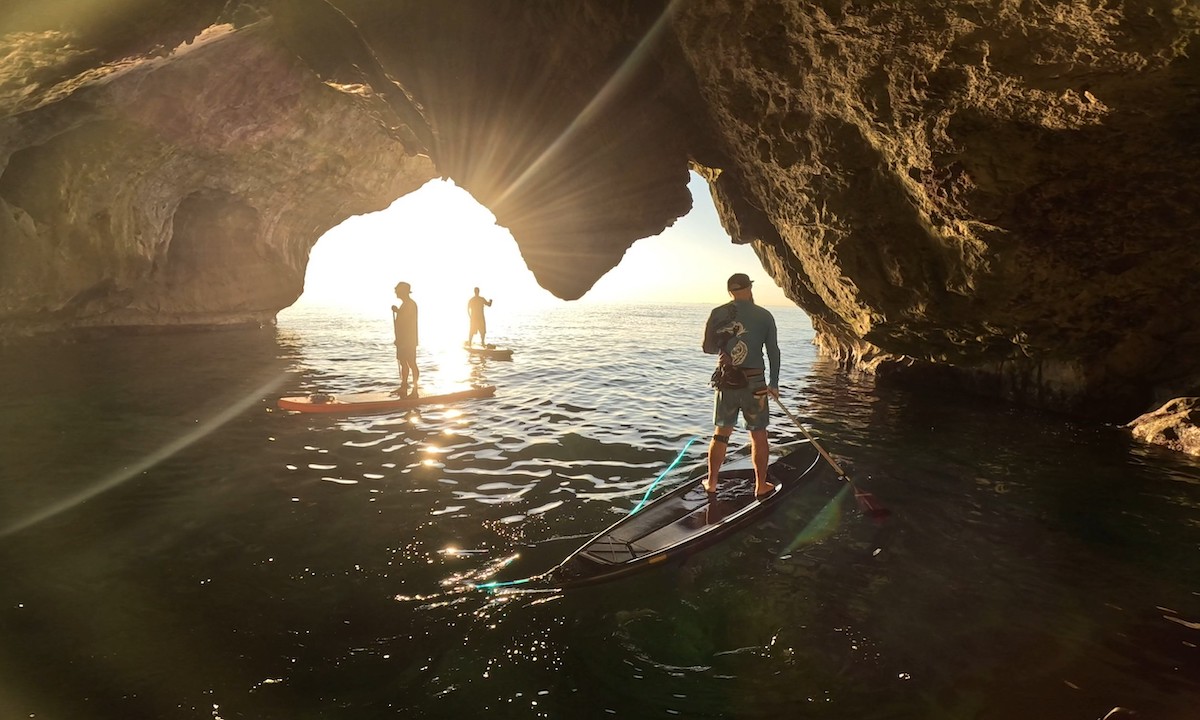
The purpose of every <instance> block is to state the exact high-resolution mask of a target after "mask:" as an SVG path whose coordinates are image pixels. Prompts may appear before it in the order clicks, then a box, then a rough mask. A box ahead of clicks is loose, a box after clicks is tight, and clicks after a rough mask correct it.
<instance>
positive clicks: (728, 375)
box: [710, 364, 763, 390]
mask: <svg viewBox="0 0 1200 720" xmlns="http://www.w3.org/2000/svg"><path fill="white" fill-rule="evenodd" d="M762 374H763V371H762V369H761V368H742V367H738V366H736V365H724V364H722V365H717V369H716V370H714V371H713V374H712V378H711V379H710V382H711V383H712V386H713V387H715V388H717V389H718V390H739V389H741V388H744V387H746V386H747V385H749V384H750V378H752V377H757V376H759V375H762Z"/></svg>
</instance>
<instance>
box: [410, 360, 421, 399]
mask: <svg viewBox="0 0 1200 720" xmlns="http://www.w3.org/2000/svg"><path fill="white" fill-rule="evenodd" d="M420 379H421V370H420V369H419V368H418V367H417V364H416V363H413V364H412V388H413V389H412V394H413V395H416V394H417V382H418V381H419V380H420Z"/></svg>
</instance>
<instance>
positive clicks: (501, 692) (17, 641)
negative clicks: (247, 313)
mask: <svg viewBox="0 0 1200 720" xmlns="http://www.w3.org/2000/svg"><path fill="white" fill-rule="evenodd" d="M791 312H792V313H793V314H792V315H790V316H789V315H787V314H786V313H785V312H782V311H781V312H779V313H778V314H777V317H779V319H780V325H781V335H782V337H783V343H784V346H785V349H784V373H783V383H782V384H783V389H784V397H785V401H786V402H787V403H788V405H789V407H790V408H792V409H794V410H795V411H796V412H797V414H798V415H799V416H800V417H801V418H803V419H805V420H806V421H808V422H810V423H811V425H812V428H813V430H814V431H815V432H816V434H817V436H818V437H819V438H820V439H821V441H822V443H823V444H824V445H825V446H826V448H827V449H828V450H829V451H830V452H832V453H833V454H834V455H835V456H837V457H838V459H839V461H842V462H844V463H845V465H846V466H847V471H848V472H849V473H850V474H851V475H852V476H853V477H854V478H855V480H856V482H857V483H858V484H860V485H863V486H864V487H866V488H868V489H869V490H870V491H872V492H873V493H875V494H876V495H878V496H879V497H880V498H882V499H884V500H885V501H886V502H887V504H888V506H889V507H890V508H891V509H892V510H893V516H892V517H891V518H889V519H888V520H887V522H885V523H883V524H881V525H876V524H874V523H871V522H869V521H865V520H863V519H862V518H861V517H860V516H858V515H857V514H856V513H855V512H854V511H853V503H852V502H840V501H838V500H837V499H836V498H838V497H844V491H845V488H844V486H840V485H833V484H830V485H823V484H814V486H812V487H806V488H801V489H798V490H797V491H796V494H795V495H794V496H791V497H790V498H789V501H788V503H787V504H786V505H785V506H784V507H782V508H781V509H780V510H779V511H778V512H777V513H776V514H775V515H773V516H772V517H770V518H769V519H767V520H766V521H764V522H763V523H762V524H761V525H758V526H756V527H755V528H753V529H752V530H748V531H746V532H745V533H743V534H741V535H739V536H738V537H737V538H736V539H734V540H731V541H729V542H727V543H724V544H722V545H719V546H717V547H714V548H712V549H710V550H708V551H706V552H705V553H703V554H702V555H700V556H697V557H696V558H694V559H692V560H690V561H688V562H687V563H685V564H683V565H682V566H679V567H664V568H661V569H660V570H656V571H655V572H652V573H647V574H646V575H645V576H642V577H637V578H631V579H630V580H627V581H621V582H617V583H613V584H611V585H610V586H597V587H596V588H595V589H594V590H589V591H588V592H585V593H578V594H565V593H553V592H551V593H547V592H528V591H523V590H522V589H520V588H508V589H504V590H503V591H500V590H497V591H493V592H484V591H483V590H481V589H480V588H479V587H477V586H478V585H481V584H484V583H486V582H488V581H489V580H490V579H492V578H496V577H498V575H499V574H501V573H503V574H504V575H505V577H508V576H511V577H517V578H520V577H527V576H530V575H533V574H536V573H539V572H542V571H544V570H546V569H548V568H549V567H552V566H553V565H554V564H555V563H556V562H558V561H559V560H561V559H562V558H563V557H564V556H565V555H566V554H567V553H569V552H570V551H572V550H574V549H575V548H576V547H578V545H579V544H581V543H582V542H583V540H584V539H586V538H587V537H588V536H589V535H590V534H591V533H593V532H596V531H598V530H600V529H602V528H603V527H605V526H607V525H608V524H610V523H611V522H613V521H614V520H616V519H617V518H618V517H620V516H621V515H623V514H625V513H627V512H628V511H629V510H630V509H631V508H632V507H633V506H634V505H635V504H636V503H637V502H638V500H639V499H640V498H641V496H642V494H643V492H644V490H645V488H646V485H647V483H649V482H650V480H651V479H652V478H654V476H655V475H656V474H657V473H659V472H661V471H662V470H663V468H665V467H666V466H667V464H668V463H669V462H671V460H672V458H674V457H675V455H676V454H677V453H678V452H679V450H680V449H681V448H682V447H683V446H684V445H685V443H686V442H687V441H688V440H689V438H692V437H696V436H700V437H701V438H704V437H707V435H708V433H709V432H710V427H709V423H710V422H711V419H710V414H711V409H710V402H711V398H710V391H709V389H708V387H707V385H706V383H707V378H708V374H709V372H710V370H711V368H710V358H707V357H705V356H703V355H702V354H701V353H700V352H699V348H698V347H697V346H698V343H699V330H700V326H702V324H703V320H704V317H705V315H706V313H707V308H706V307H700V306H679V307H636V308H602V307H580V308H566V309H563V310H555V311H554V312H551V313H547V314H542V315H535V314H530V315H527V316H520V317H513V318H510V319H506V320H505V321H504V322H506V323H507V325H506V326H505V327H504V328H503V331H501V329H500V326H499V323H500V317H501V316H499V314H497V316H496V322H497V332H498V333H501V332H502V333H503V334H498V335H497V338H500V339H501V340H502V342H504V343H505V344H507V345H510V346H511V347H513V348H514V349H515V350H516V352H515V354H514V359H513V360H512V361H510V362H496V361H489V360H478V359H476V360H472V359H469V358H467V357H466V353H465V352H463V351H462V349H461V348H460V347H453V348H442V349H434V348H430V349H429V354H428V355H425V354H424V352H423V354H422V356H421V359H422V361H423V362H427V366H426V367H427V368H428V369H427V374H428V382H430V383H431V384H433V383H445V384H447V385H454V384H456V383H466V382H487V383H491V384H495V385H496V386H497V387H498V388H499V390H498V392H497V394H496V396H495V397H493V398H490V399H487V400H481V401H472V402H466V403H462V404H460V405H456V406H454V407H437V406H433V407H426V408H422V409H420V410H414V411H409V412H398V413H391V414H383V415H378V416H363V417H354V418H334V417H319V416H302V415H289V414H286V413H282V412H279V411H277V410H276V409H275V407H274V400H275V397H276V396H277V395H278V394H302V393H308V392H316V391H325V392H335V393H341V392H355V391H362V390H370V389H385V388H389V387H392V386H393V383H394V382H395V379H396V368H395V363H394V358H393V355H392V351H391V346H390V345H389V344H388V343H389V341H390V337H388V335H389V333H390V327H388V326H387V322H386V319H385V320H384V321H382V324H381V322H380V321H379V319H361V320H360V319H355V318H347V317H340V316H328V315H321V314H320V313H313V314H308V315H305V314H294V315H290V316H289V315H287V314H285V316H284V317H282V318H281V320H280V323H281V324H280V327H279V329H278V331H277V332H276V333H273V334H271V333H267V334H266V335H265V337H264V334H261V333H260V334H252V335H240V334H213V335H208V336H203V337H200V338H190V337H171V338H134V339H126V340H122V341H113V342H108V343H94V344H90V345H88V346H87V347H86V348H82V349H81V350H83V352H80V353H69V354H67V353H60V352H56V351H55V350H54V349H53V348H51V349H48V350H43V351H39V350H37V349H27V350H13V349H9V350H7V351H5V352H6V353H7V354H4V355H0V362H3V369H4V370H5V377H8V378H11V379H12V382H11V383H10V384H9V385H8V386H7V387H5V388H3V389H2V390H0V392H2V393H4V395H3V400H4V401H5V402H3V403H0V407H2V408H4V409H3V410H0V413H7V414H6V415H0V417H3V418H4V419H5V425H4V427H3V429H4V433H0V435H2V439H0V443H3V446H2V449H3V457H4V458H5V460H6V469H7V471H8V472H9V473H11V477H15V478H16V480H15V481H13V480H7V481H6V482H5V483H4V484H0V493H3V496H2V497H0V525H4V524H6V523H11V522H12V521H13V519H14V518H20V517H23V516H25V515H27V514H29V513H31V512H37V511H38V509H40V508H43V507H46V506H49V505H52V504H53V503H54V502H56V501H59V500H60V499H61V498H62V497H70V496H71V495H72V494H73V493H75V492H77V491H78V490H79V489H80V488H84V487H88V486H89V484H90V483H91V482H93V481H94V480H95V479H96V478H98V477H101V478H102V477H105V476H106V475H107V474H110V473H113V472H120V471H121V469H122V468H133V467H136V468H139V472H137V473H135V474H134V475H133V476H131V477H130V478H129V480H128V481H127V482H125V483H123V484H122V485H121V486H119V487H116V488H113V489H111V490H109V491H108V492H105V493H101V494H99V495H96V496H94V497H92V498H90V499H89V500H88V501H87V502H86V503H83V504H81V505H78V506H75V507H72V508H71V509H69V510H67V511H64V512H62V513H61V514H60V515H58V516H55V517H52V518H49V519H47V520H46V521H44V522H42V523H39V524H37V525H35V526H32V527H29V528H27V529H25V530H23V531H21V532H19V533H14V534H12V535H10V536H9V537H7V538H5V541H4V542H3V543H0V562H2V563H3V565H2V566H3V567H4V568H5V571H6V575H5V582H4V583H0V641H2V642H0V648H10V649H11V648H17V649H19V651H20V657H17V656H16V655H15V654H13V653H16V652H17V651H16V650H0V666H3V667H4V668H5V673H4V677H5V680H4V682H5V683H7V684H6V685H5V690H7V689H8V688H9V687H16V688H18V689H19V690H20V692H19V693H18V694H8V693H4V694H3V697H4V698H5V699H4V700H0V707H3V702H9V703H10V704H14V703H15V707H17V708H18V710H19V712H18V714H16V715H15V716H17V717H24V716H27V715H29V714H37V715H38V716H61V717H106V716H107V717H120V716H124V717H134V716H144V717H163V718H176V717H179V718H183V717H191V716H193V715H194V713H193V712H191V710H190V708H193V707H209V706H211V705H212V704H213V703H214V701H215V702H217V703H219V704H220V707H221V712H222V713H223V714H224V715H228V716H238V715H241V716H245V717H255V718H262V719H269V718H293V717H299V716H307V715H311V716H317V715H320V716H324V717H346V718H351V717H353V718H355V719H356V720H357V719H358V718H369V717H390V716H394V715H395V714H396V713H397V712H409V713H412V714H415V715H417V716H425V717H438V716H447V715H452V714H460V713H468V712H471V713H478V712H480V711H483V712H491V713H493V714H495V713H498V714H500V715H501V716H505V713H508V715H507V716H510V717H512V716H515V717H526V716H528V715H527V713H528V712H530V708H531V707H532V705H530V703H531V702H532V701H536V702H537V703H538V705H537V708H538V709H539V711H540V712H547V713H549V714H551V716H557V717H589V716H595V715H596V714H597V713H603V714H604V716H608V715H609V714H615V715H617V716H621V717H661V716H666V715H672V714H675V715H678V716H681V717H688V718H729V717H738V718H766V717H771V718H775V717H780V716H786V717H794V716H797V713H798V712H799V713H800V714H804V713H808V714H816V715H818V716H824V717H856V718H864V719H871V718H880V719H882V718H888V719H889V720H893V719H897V718H899V719H901V720H903V719H906V718H925V717H930V716H936V715H938V714H941V715H942V716H945V717H956V716H986V717H1001V716H1011V715H1016V716H1038V715H1039V713H1040V714H1041V715H1042V716H1046V715H1053V716H1061V717H1068V716H1076V715H1078V713H1079V712H1081V710H1080V708H1084V711H1086V712H1087V713H1089V715H1088V716H1089V717H1090V716H1096V717H1099V716H1102V715H1103V713H1104V712H1106V711H1107V709H1108V708H1109V707H1112V706H1113V705H1116V704H1125V705H1129V706H1131V707H1138V708H1140V709H1141V710H1142V711H1143V712H1144V713H1145V716H1147V717H1150V716H1155V715H1157V716H1161V717H1171V715H1170V712H1171V711H1174V710H1176V709H1178V708H1180V707H1187V708H1191V707H1192V705H1190V704H1187V705H1185V704H1184V701H1185V700H1191V699H1195V698H1196V697H1197V693H1198V692H1200V686H1198V682H1200V681H1198V680H1197V678H1200V667H1198V665H1197V661H1196V659H1195V652H1194V647H1195V640H1194V635H1195V632H1196V631H1195V629H1194V627H1193V625H1192V624H1194V623H1196V622H1197V621H1200V609H1197V605H1198V603H1197V597H1200V595H1198V594H1197V593H1198V592H1200V588H1197V587H1196V585H1195V582H1196V580H1195V579H1196V578H1197V577H1200V562H1198V560H1197V558H1196V552H1195V549H1196V547H1198V546H1200V517H1198V513H1200V466H1198V465H1197V464H1196V463H1194V462H1191V461H1188V460H1185V459H1179V458H1176V457H1173V456H1165V455H1163V454H1162V453H1158V452H1154V451H1146V450H1144V449H1140V448H1136V447H1135V448H1132V449H1131V448H1130V446H1129V445H1128V443H1127V440H1126V439H1125V437H1124V436H1123V435H1122V434H1121V433H1119V432H1118V431H1117V430H1115V429H1113V428H1103V427H1092V426H1088V425H1085V424H1080V423H1073V422H1070V421H1066V420H1063V419H1062V418H1054V417H1048V416H1045V415H1042V414H1039V413H1033V412H1028V411H1022V410H1019V409H1013V408H1008V407H1006V406H1002V405H998V404H992V403H987V402H984V401H979V400H976V399H972V398H960V397H950V398H945V397H933V396H920V395H916V394H914V393H910V392H905V391H902V390H896V389H888V388H880V387H875V386H874V385H873V384H871V383H870V382H868V381H865V380H863V379H853V378H845V377H843V376H840V375H838V374H837V373H836V371H835V369H834V368H832V367H831V366H829V365H828V364H826V363H823V362H821V361H818V360H817V359H816V358H815V357H814V355H813V349H812V347H811V346H810V345H809V340H810V338H811V331H810V330H809V329H808V326H807V321H806V320H805V319H804V318H803V316H802V315H801V314H800V313H799V311H798V310H793V311H791ZM285 372H286V375H285V376H286V378H287V379H286V382H285V383H284V385H283V386H282V387H280V388H279V389H278V391H272V392H269V393H267V392H259V393H258V394H257V395H255V398H256V400H255V401H254V402H251V403H250V406H249V408H250V409H248V410H245V411H242V412H240V413H234V414H233V415H232V416H231V418H230V419H229V420H228V421H227V422H224V423H222V424H220V425H219V426H218V427H215V428H214V429H213V430H212V432H210V433H208V434H206V435H204V436H203V437H199V438H197V439H195V440H194V442H192V443H190V444H187V445H185V446H181V447H178V448H177V449H176V450H175V451H174V452H172V453H170V454H169V455H165V456H161V457H159V456H155V455H154V453H155V451H156V449H158V448H162V447H167V446H170V445H171V443H172V442H173V441H175V440H177V439H178V438H181V437H187V436H188V433H190V432H192V431H193V430H194V428H195V427H196V425H197V422H196V420H198V419H199V418H201V417H208V416H210V415H211V414H212V413H211V412H206V413H200V412H198V411H197V412H192V411H190V410H191V408H192V407H194V406H195V405H196V403H197V398H200V399H203V400H204V404H205V407H206V408H214V407H215V408H218V409H220V408H222V407H229V406H231V405H232V404H233V403H235V402H237V399H238V398H242V397H245V396H246V394H247V393H248V392H250V391H252V390H253V389H254V388H255V387H257V385H256V384H255V382H257V380H256V378H259V379H260V378H261V377H263V376H264V375H267V376H272V375H279V374H281V373H285ZM66 408H71V409H70V411H68V410H66ZM181 409H183V410H184V411H183V412H182V413H181ZM795 435H796V432H795V431H794V430H792V429H790V428H789V427H788V421H787V420H786V418H779V417H777V418H776V422H775V424H774V426H773V428H772V437H773V438H774V439H775V440H776V441H782V440H790V439H792V438H793V437H794V436H795ZM744 441H745V433H744V431H741V430H739V431H738V432H737V433H736V434H735V443H734V444H735V445H738V444H740V443H742V442H744ZM703 445H704V442H697V443H695V444H694V445H693V446H692V447H691V448H690V450H689V452H688V453H687V457H686V458H685V460H686V461H687V462H685V463H684V465H689V464H690V463H691V462H695V461H699V460H701V459H702V458H703V455H704V447H703ZM146 458H154V462H148V463H147V462H145V459H146ZM684 474H686V471H685V470H684V468H682V467H681V468H680V469H679V471H678V472H677V473H673V474H671V475H669V476H668V477H667V478H665V480H664V482H663V487H664V489H665V488H667V487H670V486H671V485H672V483H673V482H675V481H677V480H678V479H679V478H680V477H682V475H684ZM1189 642H1190V643H1192V644H1191V645H1190V646H1189V645H1188V644H1187V643H1189ZM93 658H105V662H104V663H103V665H104V668H105V669H106V672H107V673H111V674H105V673H99V674H98V675H93V674H91V673H90V672H89V673H83V672H80V671H79V670H78V668H80V667H83V666H87V667H93V663H92V662H91V659H93ZM51 679H53V682H52V681H51ZM267 680H272V682H267ZM1067 683H1070V685H1068V684H1067ZM111 688H119V689H120V690H119V692H117V691H114V690H111ZM135 696H136V697H135ZM9 697H13V698H20V699H17V700H7V698H9ZM205 703H208V704H207V705H205ZM518 705H519V706H520V707H521V709H520V710H519V711H518V710H514V709H513V708H516V707H517V706H518ZM98 707H101V708H103V709H101V710H99V711H97V710H96V708H98Z"/></svg>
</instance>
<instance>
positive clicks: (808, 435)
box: [771, 395, 850, 480]
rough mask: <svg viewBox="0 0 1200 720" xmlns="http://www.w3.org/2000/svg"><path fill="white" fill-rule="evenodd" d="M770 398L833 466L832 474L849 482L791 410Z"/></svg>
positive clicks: (776, 399)
mask: <svg viewBox="0 0 1200 720" xmlns="http://www.w3.org/2000/svg"><path fill="white" fill-rule="evenodd" d="M771 397H773V398H775V402H776V403H777V404H778V405H779V407H780V408H781V409H782V410H783V411H784V412H785V413H787V416H788V417H790V418H791V419H792V422H794V423H795V424H796V427H798V428H800V432H802V433H804V437H806V438H808V441H809V442H810V443H812V444H813V447H815V448H816V449H817V452H818V453H820V454H821V457H823V458H825V462H827V463H829V464H830V465H832V466H833V470H834V472H836V473H837V474H838V476H839V477H843V478H846V479H847V480H849V479H850V478H847V477H846V473H845V471H843V470H842V466H841V465H838V464H837V461H836V460H834V459H833V457H832V456H831V455H830V454H829V453H827V452H825V448H823V447H821V445H820V443H818V442H817V439H816V438H815V437H813V436H812V435H810V434H809V433H808V431H807V430H805V429H804V425H802V424H801V423H800V420H799V419H797V418H796V416H795V415H793V414H792V411H791V410H788V409H787V406H786V405H784V404H783V401H782V400H780V399H779V396H778V395H772V396H771Z"/></svg>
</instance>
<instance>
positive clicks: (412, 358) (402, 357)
mask: <svg viewBox="0 0 1200 720" xmlns="http://www.w3.org/2000/svg"><path fill="white" fill-rule="evenodd" d="M396 359H397V360H399V361H400V362H402V363H404V364H406V365H414V366H415V365H416V364H417V346H416V345H411V346H410V345H397V346H396Z"/></svg>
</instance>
